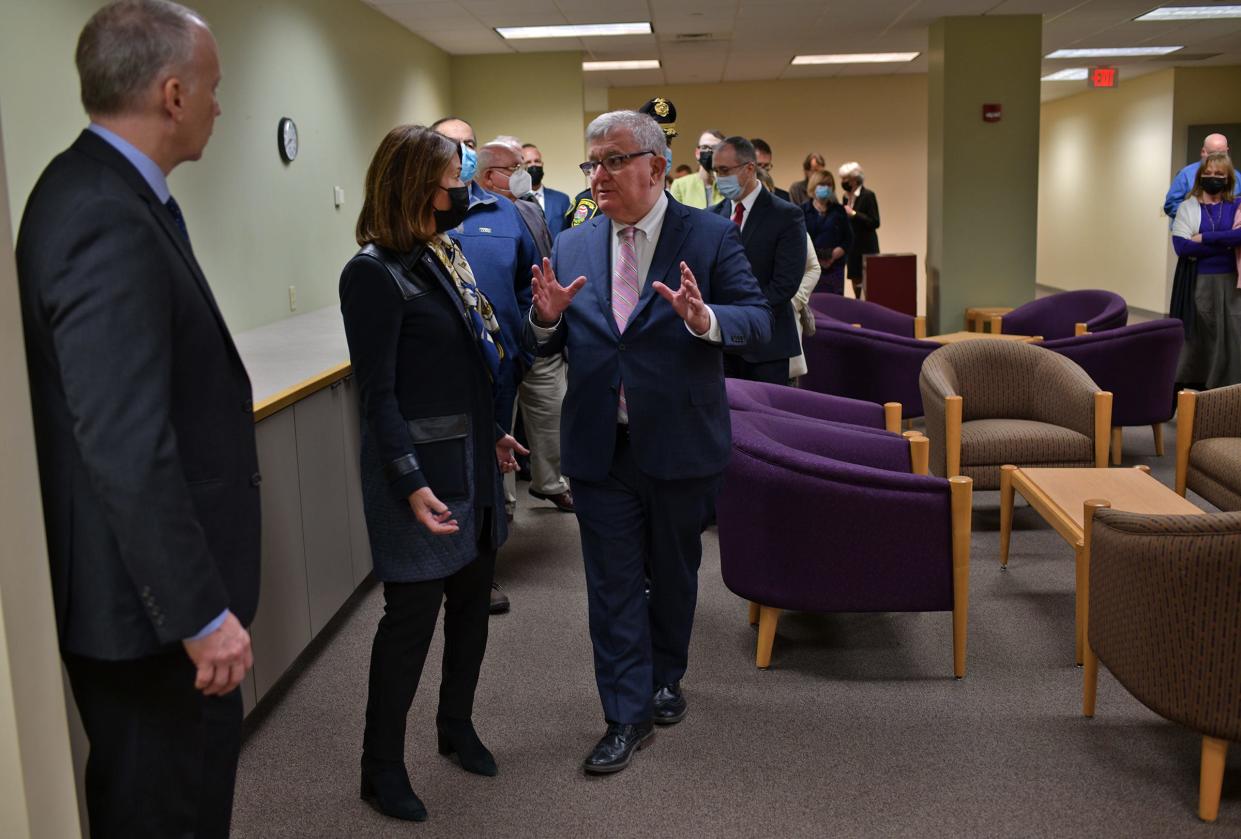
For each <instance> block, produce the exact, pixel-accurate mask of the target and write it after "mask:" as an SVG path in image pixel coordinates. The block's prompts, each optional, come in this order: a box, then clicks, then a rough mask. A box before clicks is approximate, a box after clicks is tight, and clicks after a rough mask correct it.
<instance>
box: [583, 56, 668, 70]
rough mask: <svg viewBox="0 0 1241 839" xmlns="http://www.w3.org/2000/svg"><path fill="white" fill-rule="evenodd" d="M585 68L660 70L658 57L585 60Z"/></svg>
mask: <svg viewBox="0 0 1241 839" xmlns="http://www.w3.org/2000/svg"><path fill="white" fill-rule="evenodd" d="M582 69H583V70H658V69H659V59H658V58H643V59H640V60H637V61H583V62H582Z"/></svg>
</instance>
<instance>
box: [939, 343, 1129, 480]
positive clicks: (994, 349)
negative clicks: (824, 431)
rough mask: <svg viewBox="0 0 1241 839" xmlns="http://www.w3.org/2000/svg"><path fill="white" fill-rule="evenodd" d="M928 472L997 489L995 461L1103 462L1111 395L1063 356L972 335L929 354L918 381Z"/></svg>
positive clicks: (999, 463) (1024, 463) (1042, 463)
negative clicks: (928, 447) (928, 448)
mask: <svg viewBox="0 0 1241 839" xmlns="http://www.w3.org/2000/svg"><path fill="white" fill-rule="evenodd" d="M918 386H919V388H920V390H921V391H922V408H923V411H924V412H925V414H926V433H927V437H928V438H930V441H931V474H933V475H939V476H941V477H952V476H954V475H964V476H965V477H967V478H973V480H974V488H975V489H999V488H1000V466H1002V465H1003V464H1005V463H1012V464H1015V465H1017V466H1098V467H1106V466H1107V452H1108V444H1109V442H1110V432H1111V424H1112V394H1110V393H1108V392H1107V391H1101V390H1099V388H1098V386H1097V385H1096V384H1095V383H1094V382H1093V381H1092V380H1091V378H1090V377H1089V376H1088V375H1086V372H1085V371H1084V370H1082V368H1081V367H1078V366H1077V365H1076V364H1075V363H1073V362H1072V361H1070V360H1069V359H1067V358H1065V357H1064V356H1062V355H1060V354H1058V353H1054V352H1051V351H1050V350H1045V349H1043V348H1042V347H1037V346H1034V345H1033V344H1023V343H1019V342H1016V341H997V340H986V339H982V340H977V341H964V342H962V343H959V344H949V345H948V346H945V347H943V348H942V349H938V350H936V351H935V352H933V353H931V354H930V355H929V356H927V358H926V361H925V362H923V364H922V374H921V376H920V378H919V380H918Z"/></svg>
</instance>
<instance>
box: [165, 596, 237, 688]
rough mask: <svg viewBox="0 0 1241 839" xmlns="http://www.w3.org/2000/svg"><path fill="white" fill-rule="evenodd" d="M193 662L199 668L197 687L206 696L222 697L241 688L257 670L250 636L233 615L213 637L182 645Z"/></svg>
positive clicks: (196, 679)
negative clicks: (251, 650) (253, 669)
mask: <svg viewBox="0 0 1241 839" xmlns="http://www.w3.org/2000/svg"><path fill="white" fill-rule="evenodd" d="M181 643H182V644H184V645H185V651H186V653H188V654H189V657H190V661H192V662H194V666H195V667H197V668H198V674H197V675H196V676H195V677H194V687H196V688H197V689H198V690H201V691H202V692H203V693H204V694H206V695H207V696H223V695H224V694H226V693H228V692H230V691H231V690H233V689H234V688H236V687H237V686H238V685H239V684H241V680H242V679H244V678H245V677H246V671H247V670H249V669H250V668H251V667H253V666H254V654H253V653H251V652H250V633H249V632H246V629H245V627H244V626H242V625H241V621H239V620H237V618H236V617H235V616H234V615H233V613H232V612H229V613H228V616H227V617H225V618H224V623H222V624H220V626H219V628H218V629H216V631H215V632H212V633H211V634H210V635H208V636H206V637H204V638H199V639H198V640H197V641H182V642H181Z"/></svg>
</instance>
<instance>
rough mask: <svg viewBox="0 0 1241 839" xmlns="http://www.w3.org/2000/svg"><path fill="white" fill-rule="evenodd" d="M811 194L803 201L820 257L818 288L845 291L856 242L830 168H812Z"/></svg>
mask: <svg viewBox="0 0 1241 839" xmlns="http://www.w3.org/2000/svg"><path fill="white" fill-rule="evenodd" d="M806 188H807V190H808V192H809V195H810V198H809V199H807V200H806V202H805V203H804V204H802V212H804V213H805V214H806V232H807V233H808V234H810V240H811V241H812V242H814V252H815V255H816V256H818V258H819V268H820V269H821V272H822V273H821V274H820V276H819V285H818V288H816V289H815V291H819V292H830V293H832V294H844V293H845V263H846V261H847V260H848V257H849V248H850V247H851V246H852V245H853V229H852V226H851V225H850V224H849V216H848V215H846V214H845V209H844V207H842V206H840V202H839V201H838V200H837V198H836V181H835V179H834V178H833V177H832V173H831V172H829V171H827V170H822V171H818V172H811V173H810V176H809V177H808V178H807V179H806Z"/></svg>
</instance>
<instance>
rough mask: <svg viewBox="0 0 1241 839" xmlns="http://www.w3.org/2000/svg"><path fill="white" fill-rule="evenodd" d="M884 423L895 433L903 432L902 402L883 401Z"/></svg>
mask: <svg viewBox="0 0 1241 839" xmlns="http://www.w3.org/2000/svg"><path fill="white" fill-rule="evenodd" d="M883 425H884V428H886V429H887V430H888V431H891V432H892V433H893V434H900V433H901V403H899V402H884V403H883Z"/></svg>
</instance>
